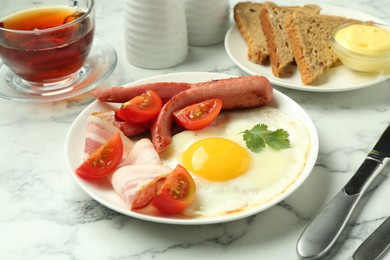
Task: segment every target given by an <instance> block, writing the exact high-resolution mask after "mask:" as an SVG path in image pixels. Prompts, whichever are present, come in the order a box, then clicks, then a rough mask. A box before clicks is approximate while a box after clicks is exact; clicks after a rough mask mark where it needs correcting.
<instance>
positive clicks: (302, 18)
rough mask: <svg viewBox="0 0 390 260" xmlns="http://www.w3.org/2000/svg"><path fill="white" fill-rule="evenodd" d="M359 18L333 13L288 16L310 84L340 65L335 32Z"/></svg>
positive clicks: (301, 68) (289, 29)
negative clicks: (354, 18)
mask: <svg viewBox="0 0 390 260" xmlns="http://www.w3.org/2000/svg"><path fill="white" fill-rule="evenodd" d="M350 22H357V21H356V20H352V19H347V18H344V17H340V16H331V15H311V14H307V13H306V14H305V13H299V12H294V13H292V14H290V15H288V16H287V18H286V28H287V32H288V37H289V40H290V43H291V46H292V49H293V52H294V57H295V61H296V63H297V65H298V69H299V71H300V74H301V79H302V82H303V83H304V84H306V85H309V84H313V83H315V82H316V81H317V80H318V79H319V78H320V77H321V76H322V75H323V74H324V73H325V72H326V71H327V70H328V69H329V68H331V67H334V66H337V65H340V61H339V59H338V57H337V55H336V53H335V52H334V50H333V49H332V46H331V40H332V34H333V32H334V30H335V29H336V28H338V27H339V26H340V25H342V24H345V23H350Z"/></svg>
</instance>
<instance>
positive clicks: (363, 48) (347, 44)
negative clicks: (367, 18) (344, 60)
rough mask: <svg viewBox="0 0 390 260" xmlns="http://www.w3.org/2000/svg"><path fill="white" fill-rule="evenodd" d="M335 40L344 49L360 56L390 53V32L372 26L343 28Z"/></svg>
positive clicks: (358, 25)
mask: <svg viewBox="0 0 390 260" xmlns="http://www.w3.org/2000/svg"><path fill="white" fill-rule="evenodd" d="M335 40H336V42H337V43H338V44H340V45H341V46H343V47H344V48H346V49H348V50H350V51H353V52H358V53H362V54H381V53H386V52H390V32H389V31H388V30H386V29H384V28H381V27H377V26H373V25H362V24H353V25H350V26H347V27H344V28H342V29H341V30H339V31H338V32H337V33H336V35H335Z"/></svg>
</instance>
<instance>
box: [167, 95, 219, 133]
mask: <svg viewBox="0 0 390 260" xmlns="http://www.w3.org/2000/svg"><path fill="white" fill-rule="evenodd" d="M221 108H222V99H220V98H213V99H209V100H206V101H203V102H200V103H197V104H194V105H190V106H188V107H185V108H183V109H180V110H178V111H175V112H173V119H174V120H175V122H176V123H177V124H179V125H181V126H183V127H184V128H186V129H190V130H197V129H201V128H204V127H206V126H208V125H209V124H211V122H213V120H214V119H215V118H216V117H217V116H218V114H219V112H220V111H221Z"/></svg>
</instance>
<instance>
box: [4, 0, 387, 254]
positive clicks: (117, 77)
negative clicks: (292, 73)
mask: <svg viewBox="0 0 390 260" xmlns="http://www.w3.org/2000/svg"><path fill="white" fill-rule="evenodd" d="M235 2H236V1H234V2H232V4H234V3H235ZM318 2H319V3H324V4H327V5H342V6H348V5H351V7H353V8H354V9H357V10H360V11H364V12H366V13H369V14H371V15H374V16H377V17H379V18H381V19H383V20H385V21H386V22H387V23H390V18H389V17H390V9H389V8H388V6H389V4H390V1H389V0H374V1H364V0H358V1H353V2H354V3H353V4H352V2H341V1H338V0H329V1H325V0H322V1H317V3H318ZM278 3H279V4H303V3H307V2H306V1H298V0H296V1H279V2H278ZM123 4H124V3H123V0H122V1H109V2H107V1H103V0H98V1H97V3H96V9H97V36H98V37H100V38H102V39H105V40H106V41H108V42H110V43H111V44H112V45H113V46H114V47H115V49H116V51H117V54H118V58H119V61H118V66H117V68H116V70H115V71H114V73H113V74H112V76H111V77H110V78H109V80H107V81H106V82H105V83H104V85H106V86H112V85H118V84H124V83H128V82H131V81H134V80H137V79H142V78H145V77H149V76H153V75H160V74H165V73H171V72H188V71H210V72H221V73H227V74H231V75H245V73H244V72H243V71H241V70H240V69H239V68H238V67H237V66H235V64H234V63H233V62H232V61H231V60H230V59H229V57H228V55H227V54H226V52H225V49H224V45H223V43H220V44H217V45H213V46H209V47H190V50H189V56H188V58H187V59H186V60H185V61H184V62H183V63H182V64H180V65H179V66H176V67H173V68H170V69H164V70H145V69H140V68H137V67H134V66H132V65H130V64H129V63H127V61H126V59H125V53H124V40H123V20H122V15H123ZM275 88H276V89H278V90H280V91H281V92H283V93H285V94H287V95H288V96H290V97H291V98H292V99H294V100H295V101H297V102H298V103H299V104H300V105H301V106H302V107H303V108H304V109H305V110H306V111H307V113H308V114H309V116H310V117H311V118H312V120H313V122H314V124H315V126H316V128H317V130H318V134H319V140H320V150H319V156H318V160H317V163H316V166H315V167H314V169H313V171H312V174H311V176H310V177H309V178H308V179H307V181H306V182H305V183H304V185H303V186H302V187H301V188H300V189H299V190H297V191H296V192H295V193H294V194H293V195H292V196H290V197H289V198H288V199H286V200H285V201H283V202H281V203H279V204H278V205H276V206H274V207H272V208H270V209H269V210H266V211H264V212H262V213H259V214H257V215H255V216H252V217H249V218H246V219H242V220H238V221H234V222H231V223H224V224H215V225H205V226H175V225H166V224H158V223H149V222H145V221H141V220H137V219H133V218H131V217H127V216H124V215H121V214H119V213H117V212H115V211H112V210H110V209H107V208H106V207H104V206H102V205H100V204H99V203H97V202H96V201H94V200H93V199H92V198H90V197H89V196H88V195H87V194H86V193H85V192H84V191H82V190H81V189H80V188H79V186H78V185H77V184H76V183H75V182H74V181H73V179H72V178H71V176H70V174H69V173H68V170H67V168H66V165H65V159H64V141H65V136H66V134H67V131H68V129H69V127H70V125H71V123H72V122H73V120H74V119H75V117H76V116H77V115H78V114H79V113H80V112H81V111H82V110H83V109H84V108H85V107H86V106H87V105H88V104H89V103H90V102H92V101H93V98H92V97H91V96H90V95H89V94H85V95H81V96H79V97H77V98H73V99H70V100H68V101H61V102H55V103H44V104H24V103H17V102H13V101H8V100H0V107H1V112H0V136H1V141H0V143H1V145H0V147H1V150H0V259H182V258H185V259H240V258H241V259H297V255H296V252H295V246H296V242H297V239H298V237H299V235H300V234H301V232H302V231H303V229H304V227H305V225H306V224H307V222H308V220H309V219H310V218H312V217H313V214H314V213H315V212H316V211H318V210H319V209H320V208H321V207H322V206H323V205H324V204H325V203H326V202H328V201H329V200H330V199H331V198H332V197H333V196H334V195H335V194H336V193H337V192H338V191H339V190H340V189H341V187H342V186H344V185H345V183H346V182H347V181H348V180H349V178H350V177H351V176H352V175H353V173H354V172H355V170H356V169H357V168H358V167H359V165H360V163H361V162H362V161H363V159H364V158H365V156H366V154H367V153H368V152H369V150H370V149H371V148H372V146H373V145H374V143H375V142H376V140H377V138H378V137H379V136H380V134H381V133H382V131H383V130H384V129H385V127H386V126H387V125H388V124H389V122H390V81H386V82H382V83H380V84H378V85H376V86H374V87H370V88H365V89H360V90H355V91H348V92H339V93H312V92H302V91H296V90H289V89H285V88H281V87H277V86H275ZM389 171H390V167H389V166H388V167H386V168H385V169H384V171H383V172H382V174H381V175H380V177H379V178H378V180H377V181H376V182H375V183H374V184H373V185H372V186H371V187H370V189H369V192H368V193H367V194H366V195H365V196H364V198H363V199H362V201H361V203H360V204H359V207H358V210H357V212H356V214H354V216H353V218H352V220H351V221H350V222H349V223H348V226H347V229H346V230H345V231H344V232H343V233H342V235H341V238H340V240H339V241H338V242H337V244H336V246H335V249H334V250H333V251H332V252H331V254H330V256H328V258H329V259H351V256H352V254H353V252H354V251H355V249H356V248H357V247H358V246H359V245H360V243H361V242H362V241H363V240H364V239H365V238H366V237H367V236H368V235H369V234H370V233H371V232H372V231H374V229H375V228H376V227H377V226H379V225H380V224H381V223H382V222H383V221H384V220H385V218H386V217H388V216H390V207H389V198H390V179H389V174H388V173H389ZM389 255H390V254H388V255H387V258H389V257H390V256H389Z"/></svg>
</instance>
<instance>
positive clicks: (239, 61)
mask: <svg viewBox="0 0 390 260" xmlns="http://www.w3.org/2000/svg"><path fill="white" fill-rule="evenodd" d="M321 13H322V14H330V15H338V16H346V17H350V18H354V19H360V20H371V21H375V22H378V23H385V22H384V21H382V20H380V19H379V18H376V17H374V16H371V15H368V14H365V13H362V12H359V11H355V10H351V9H350V8H342V7H336V6H326V5H323V6H321ZM225 49H226V51H227V53H228V55H229V57H230V58H231V59H232V60H233V62H234V63H236V65H237V66H238V67H240V68H241V69H242V70H243V71H245V72H246V73H249V74H251V75H262V76H265V77H267V78H268V79H269V81H270V82H271V83H272V84H275V85H278V86H281V87H286V88H291V89H297V90H304V91H313V92H336V91H347V90H354V89H359V88H364V87H369V86H372V85H375V84H377V83H379V82H382V81H384V80H386V79H388V78H389V77H390V73H389V72H387V73H372V74H369V73H358V72H354V71H352V70H349V69H348V68H346V67H345V66H338V67H336V68H332V69H330V70H329V71H328V72H327V73H326V74H325V75H324V76H323V77H322V79H320V81H319V82H318V84H317V85H315V86H306V85H304V84H303V83H302V82H301V76H300V74H299V71H298V70H297V69H295V70H294V69H293V73H292V75H291V76H289V77H286V78H278V77H275V76H274V75H273V74H272V70H271V65H267V66H263V65H258V64H255V63H253V62H250V61H249V60H248V59H247V52H248V47H247V45H246V43H245V41H244V39H243V38H242V37H241V35H240V32H239V31H238V29H237V27H236V25H235V24H234V25H233V26H232V27H231V28H230V29H229V31H228V32H227V34H226V37H225Z"/></svg>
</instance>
